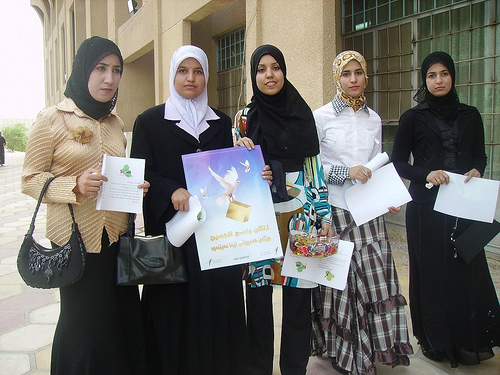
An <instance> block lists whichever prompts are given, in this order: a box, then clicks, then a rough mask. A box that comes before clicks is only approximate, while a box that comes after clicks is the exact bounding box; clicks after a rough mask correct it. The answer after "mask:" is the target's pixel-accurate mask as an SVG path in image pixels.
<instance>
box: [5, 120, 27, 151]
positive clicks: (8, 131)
mask: <svg viewBox="0 0 500 375" xmlns="http://www.w3.org/2000/svg"><path fill="white" fill-rule="evenodd" d="M27 131H28V128H27V127H26V125H24V124H14V125H9V126H6V127H4V128H3V129H2V136H3V137H4V138H5V140H6V141H7V146H6V148H7V150H10V151H23V152H24V151H26V143H27V142H28V135H27V134H26V133H27Z"/></svg>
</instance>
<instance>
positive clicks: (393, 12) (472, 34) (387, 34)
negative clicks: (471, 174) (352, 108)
mask: <svg viewBox="0 0 500 375" xmlns="http://www.w3.org/2000/svg"><path fill="white" fill-rule="evenodd" d="M356 3H357V4H356ZM343 4H344V8H343V9H347V7H350V9H354V6H356V13H357V16H358V14H359V17H361V14H363V15H364V22H365V23H364V24H363V29H359V30H353V29H352V28H351V29H350V30H347V28H344V29H343V33H344V36H343V39H344V48H345V49H347V48H350V49H353V47H355V48H354V49H356V50H358V51H360V52H361V53H362V54H364V55H365V58H366V59H367V62H368V65H369V72H370V73H369V76H370V85H369V87H368V88H367V93H366V95H367V98H368V100H369V105H370V106H372V108H373V109H374V110H375V111H377V112H378V114H379V115H380V117H381V118H382V122H383V125H384V128H383V148H384V150H386V151H390V149H391V148H392V142H393V139H394V129H395V128H396V126H395V125H394V123H397V121H398V120H399V117H400V116H401V114H402V113H403V112H404V111H406V110H407V109H409V108H411V107H412V106H414V105H415V104H416V103H415V102H414V101H413V96H414V94H415V92H416V91H417V89H418V87H419V86H420V84H421V78H420V64H421V63H422V61H423V59H424V58H425V57H426V56H427V55H428V54H429V53H431V52H433V51H437V50H442V51H446V52H448V53H450V54H451V56H452V57H453V59H454V61H455V70H456V77H455V78H456V79H455V81H456V89H457V93H458V96H459V99H460V101H461V102H462V103H466V104H470V105H473V106H475V107H477V108H478V110H479V112H480V113H481V116H482V118H483V122H484V129H485V141H486V150H487V157H488V166H487V168H488V169H487V171H486V172H485V177H487V178H495V179H500V1H498V0H482V1H481V0H475V1H467V0H420V1H411V0H349V1H343ZM361 5H364V6H363V7H362V6H361ZM373 12H376V17H375V16H374V13H373ZM348 17H349V15H347V14H346V13H344V14H343V19H344V20H345V19H346V18H348ZM396 19H397V21H394V20H396ZM401 19H404V21H403V22H402V21H401ZM383 24H386V25H385V26H384V25H383ZM374 26H377V28H376V29H373V27H374ZM370 28H372V29H370ZM360 37H361V38H360ZM375 69H376V70H375Z"/></svg>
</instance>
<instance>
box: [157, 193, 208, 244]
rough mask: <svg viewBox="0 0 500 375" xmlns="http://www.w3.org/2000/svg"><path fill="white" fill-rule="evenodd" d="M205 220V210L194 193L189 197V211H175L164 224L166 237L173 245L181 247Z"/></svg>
mask: <svg viewBox="0 0 500 375" xmlns="http://www.w3.org/2000/svg"><path fill="white" fill-rule="evenodd" d="M205 220H206V212H205V210H204V209H203V207H201V203H200V200H199V199H198V197H197V196H196V195H192V196H191V197H189V211H177V213H176V214H175V215H174V217H173V218H172V219H171V220H170V221H169V222H167V223H166V224H165V226H166V229H167V238H168V240H169V241H170V243H171V244H172V245H174V246H175V247H181V246H182V245H184V243H185V242H186V241H187V239H188V238H189V237H191V235H192V234H193V233H194V232H195V231H196V230H197V229H198V228H199V227H200V225H201V224H202V223H203V222H204V221H205Z"/></svg>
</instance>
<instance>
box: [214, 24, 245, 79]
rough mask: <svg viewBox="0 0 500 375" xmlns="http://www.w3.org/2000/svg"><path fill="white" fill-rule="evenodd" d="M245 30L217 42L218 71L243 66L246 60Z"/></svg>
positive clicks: (237, 31)
mask: <svg viewBox="0 0 500 375" xmlns="http://www.w3.org/2000/svg"><path fill="white" fill-rule="evenodd" d="M244 34H245V29H239V30H236V31H235V32H233V33H231V34H229V35H226V36H223V37H221V38H219V39H218V40H217V71H218V72H222V71H224V70H228V69H232V68H234V67H236V66H239V65H241V64H242V61H243V59H244V56H243V54H244Z"/></svg>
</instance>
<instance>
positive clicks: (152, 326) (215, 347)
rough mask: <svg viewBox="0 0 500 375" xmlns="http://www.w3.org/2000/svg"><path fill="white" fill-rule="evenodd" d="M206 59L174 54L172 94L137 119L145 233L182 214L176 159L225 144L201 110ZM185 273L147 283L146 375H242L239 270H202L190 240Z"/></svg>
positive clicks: (220, 121) (221, 129) (225, 135)
mask: <svg viewBox="0 0 500 375" xmlns="http://www.w3.org/2000/svg"><path fill="white" fill-rule="evenodd" d="M207 81H208V59H207V56H206V55H205V53H204V52H203V51H202V50H201V49H200V48H198V47H195V46H182V47H180V48H179V49H178V50H177V51H175V52H174V54H173V56H172V61H171V65H170V93H171V97H170V98H169V99H168V100H167V102H166V103H165V104H161V105H158V106H155V107H153V108H150V109H148V110H146V111H145V112H144V113H142V114H141V115H139V116H138V117H137V120H136V122H135V126H134V134H133V140H132V152H131V154H132V156H133V157H137V158H143V159H146V176H147V177H146V178H147V179H148V181H150V182H151V186H152V187H153V186H154V189H153V188H150V189H149V194H148V195H147V196H146V199H145V200H144V222H145V230H146V234H148V235H160V234H164V233H165V223H166V222H167V221H169V220H170V219H171V218H172V216H174V214H175V213H176V212H177V211H179V210H180V211H187V210H188V208H189V206H188V199H189V197H190V195H191V194H190V193H189V192H188V191H187V188H186V183H185V177H184V170H183V166H182V160H181V155H183V154H189V153H193V152H200V151H207V150H214V149H220V148H226V147H232V146H233V141H232V132H231V119H230V118H229V117H228V116H226V115H225V114H224V113H222V112H221V111H218V110H217V109H213V108H211V107H209V106H208V98H207ZM182 249H183V253H184V255H185V260H186V264H187V267H188V273H189V282H188V283H184V284H169V285H146V286H144V289H143V296H142V302H143V307H144V312H145V328H146V342H147V343H146V349H147V353H148V354H147V355H148V358H147V363H148V371H149V373H150V374H155V375H157V374H173V375H176V374H193V375H202V374H222V375H223V374H231V375H233V374H243V373H244V372H245V366H246V349H247V348H246V340H245V335H246V334H245V312H244V301H243V289H242V282H241V268H240V267H239V266H236V267H224V268H219V269H214V270H207V271H203V272H201V270H200V263H199V260H198V253H197V249H196V242H195V240H194V236H191V237H190V238H189V239H188V240H187V241H186V243H185V244H184V245H183V246H182Z"/></svg>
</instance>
